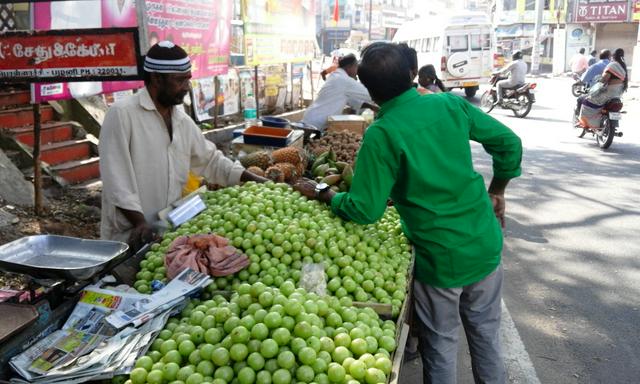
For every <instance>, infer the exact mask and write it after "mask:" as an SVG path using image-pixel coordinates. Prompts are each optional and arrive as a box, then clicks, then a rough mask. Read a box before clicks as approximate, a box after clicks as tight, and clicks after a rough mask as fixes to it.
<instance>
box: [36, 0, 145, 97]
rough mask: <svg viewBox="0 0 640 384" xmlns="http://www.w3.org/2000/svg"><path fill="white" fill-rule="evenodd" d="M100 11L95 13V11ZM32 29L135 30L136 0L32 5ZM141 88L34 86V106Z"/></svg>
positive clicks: (117, 84) (126, 84) (121, 84)
mask: <svg viewBox="0 0 640 384" xmlns="http://www.w3.org/2000/svg"><path fill="white" fill-rule="evenodd" d="M97 9H98V10H99V11H98V12H96V10H97ZM33 14H34V20H33V21H34V29H37V30H51V29H75V28H111V27H135V26H137V25H138V23H137V19H136V8H135V0H90V1H86V0H83V1H59V2H50V3H36V4H34V12H33ZM142 86H143V83H142V82H141V81H108V82H77V83H52V84H34V85H33V87H32V95H33V99H34V102H36V103H41V102H44V101H48V100H65V99H72V98H77V97H87V96H93V95H98V94H101V93H112V92H117V91H123V90H128V89H136V88H140V87H142Z"/></svg>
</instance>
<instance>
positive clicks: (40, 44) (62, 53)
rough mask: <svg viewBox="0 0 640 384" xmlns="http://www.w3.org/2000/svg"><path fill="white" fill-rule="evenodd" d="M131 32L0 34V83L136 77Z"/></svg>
mask: <svg viewBox="0 0 640 384" xmlns="http://www.w3.org/2000/svg"><path fill="white" fill-rule="evenodd" d="M139 53H140V47H139V41H138V32H137V30H136V28H126V29H125V28H122V29H110V30H109V29H100V30H95V29H89V30H86V29H85V30H72V31H40V32H5V33H2V34H0V79H2V80H3V81H27V82H36V81H37V82H51V81H90V80H109V79H118V80H125V79H130V80H134V79H140V76H139V64H140V63H139Z"/></svg>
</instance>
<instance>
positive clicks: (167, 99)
mask: <svg viewBox="0 0 640 384" xmlns="http://www.w3.org/2000/svg"><path fill="white" fill-rule="evenodd" d="M186 95H187V94H186V92H182V93H179V94H177V95H175V96H172V95H169V94H168V93H166V92H162V91H161V92H159V93H158V102H159V103H160V104H162V105H164V106H165V107H173V106H174V105H180V104H182V102H183V100H184V97H185V96H186Z"/></svg>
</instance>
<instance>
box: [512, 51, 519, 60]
mask: <svg viewBox="0 0 640 384" xmlns="http://www.w3.org/2000/svg"><path fill="white" fill-rule="evenodd" d="M511 59H513V60H520V59H522V51H520V50H518V51H514V52H513V53H512V54H511Z"/></svg>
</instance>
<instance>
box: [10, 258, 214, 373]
mask: <svg viewBox="0 0 640 384" xmlns="http://www.w3.org/2000/svg"><path fill="white" fill-rule="evenodd" d="M210 281H211V279H210V277H209V276H207V275H205V274H202V273H199V272H196V271H193V270H191V269H186V270H184V271H182V272H181V273H180V274H179V275H178V276H176V278H175V279H173V280H172V281H171V282H170V283H169V284H167V286H166V287H164V288H163V289H161V290H160V291H158V292H156V293H154V294H152V295H143V294H138V293H127V292H119V291H112V290H107V289H101V288H98V287H88V288H86V289H85V290H84V291H83V292H82V294H81V296H80V300H79V301H78V304H77V305H76V307H75V308H74V310H73V312H72V313H71V315H70V316H69V319H67V322H66V323H65V324H64V326H63V327H62V329H60V330H58V331H55V332H54V333H52V334H51V335H49V336H47V337H45V338H44V339H42V340H41V341H39V342H38V343H36V344H34V345H33V346H32V347H31V348H29V349H27V350H26V351H24V352H23V353H21V354H20V355H17V356H15V357H13V358H12V359H11V361H10V364H11V366H12V367H13V369H14V370H15V371H16V372H17V373H18V374H20V376H22V377H23V378H24V380H23V379H12V380H11V381H12V382H15V383H52V384H53V383H69V384H72V383H82V382H85V381H90V380H100V379H108V378H111V377H113V376H115V375H119V374H125V373H128V372H129V371H130V370H131V369H132V368H133V365H134V363H135V361H136V359H137V358H138V357H140V356H141V355H143V354H144V353H146V352H147V349H148V347H149V346H150V345H151V342H152V341H153V340H154V339H155V337H156V336H157V335H158V333H159V332H160V331H161V330H162V329H163V328H164V326H165V324H166V322H167V320H168V319H169V316H171V314H173V313H175V312H176V311H178V310H179V309H180V308H181V306H182V304H184V302H185V300H186V298H187V297H188V296H189V295H191V294H193V293H194V292H195V291H197V290H199V289H200V288H203V287H205V286H206V285H208V284H209V283H210Z"/></svg>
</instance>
